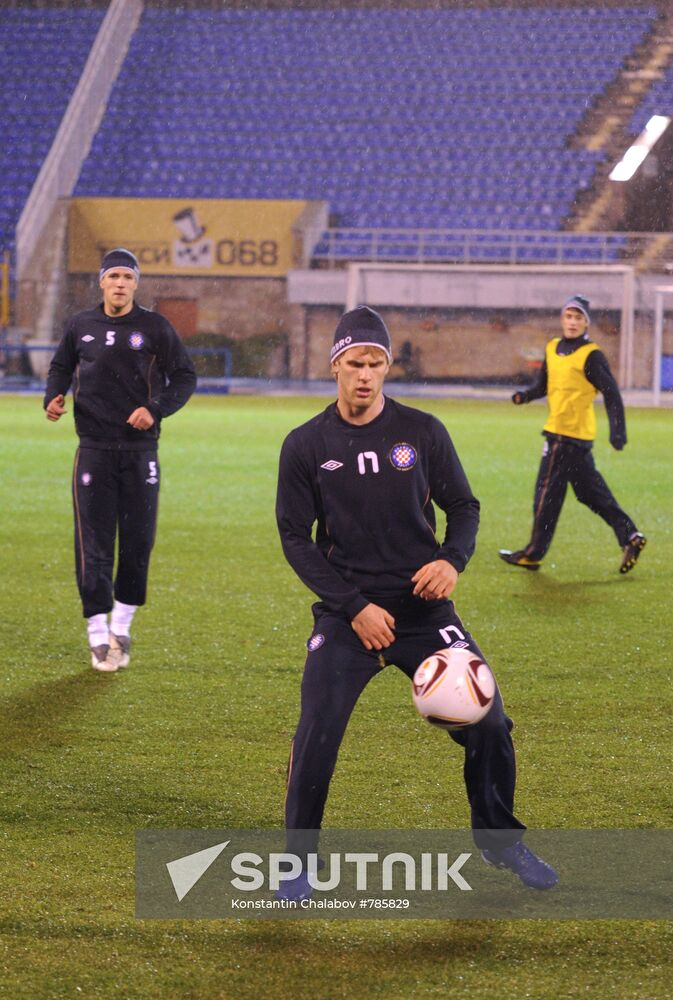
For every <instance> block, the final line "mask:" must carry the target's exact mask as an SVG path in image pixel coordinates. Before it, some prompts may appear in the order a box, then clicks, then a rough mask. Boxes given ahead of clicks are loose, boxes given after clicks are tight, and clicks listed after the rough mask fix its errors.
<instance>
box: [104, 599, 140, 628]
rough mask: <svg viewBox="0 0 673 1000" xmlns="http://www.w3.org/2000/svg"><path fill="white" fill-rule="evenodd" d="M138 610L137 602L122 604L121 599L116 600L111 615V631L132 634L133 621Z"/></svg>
mask: <svg viewBox="0 0 673 1000" xmlns="http://www.w3.org/2000/svg"><path fill="white" fill-rule="evenodd" d="M137 610H138V605H137V604H122V602H121V601H115V603H114V607H113V609H112V614H111V615H110V631H111V632H113V633H114V634H115V635H126V636H129V635H131V622H132V621H133V616H134V614H135V613H136V611H137Z"/></svg>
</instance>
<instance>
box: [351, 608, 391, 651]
mask: <svg viewBox="0 0 673 1000" xmlns="http://www.w3.org/2000/svg"><path fill="white" fill-rule="evenodd" d="M351 628H352V629H353V631H354V632H355V634H356V635H357V637H358V639H359V640H360V642H361V643H362V645H363V646H364V647H365V649H387V647H388V646H390V644H391V643H393V642H394V641H395V633H394V631H393V629H394V628H395V619H394V618H393V616H392V615H391V614H390V613H389V612H388V611H386V609H385V608H380V607H379V606H378V604H368V605H367V606H366V607H365V608H363V609H362V611H359V612H358V614H356V616H355V618H353V620H352V621H351Z"/></svg>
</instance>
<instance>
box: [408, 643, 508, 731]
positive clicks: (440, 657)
mask: <svg viewBox="0 0 673 1000" xmlns="http://www.w3.org/2000/svg"><path fill="white" fill-rule="evenodd" d="M495 691H496V684H495V677H494V676H493V674H492V673H491V668H490V667H489V666H488V664H486V663H484V661H483V660H482V659H481V657H479V656H477V655H476V653H473V652H472V651H471V650H470V649H465V648H462V649H461V648H456V649H454V648H450V649H440V650H438V651H437V652H436V653H433V654H432V656H428V658H427V659H426V660H423V662H422V663H421V665H420V666H419V667H418V669H417V670H416V673H415V674H414V679H413V681H412V697H413V700H414V705H415V706H416V708H417V709H418V711H419V712H420V714H421V715H422V716H423V718H424V719H427V721H428V722H430V723H432V725H433V726H439V727H440V728H442V729H449V730H450V729H463V728H464V727H465V726H472V725H474V723H475V722H479V720H480V719H483V718H484V716H485V715H486V713H487V712H488V710H489V708H490V707H491V705H492V704H493V699H494V697H495Z"/></svg>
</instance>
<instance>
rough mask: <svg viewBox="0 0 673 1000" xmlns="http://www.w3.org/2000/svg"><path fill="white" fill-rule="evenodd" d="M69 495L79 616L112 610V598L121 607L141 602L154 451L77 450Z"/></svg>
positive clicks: (150, 541)
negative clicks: (73, 531)
mask: <svg viewBox="0 0 673 1000" xmlns="http://www.w3.org/2000/svg"><path fill="white" fill-rule="evenodd" d="M72 495H73V506H74V513H75V571H76V576H77V586H78V588H79V593H80V597H81V599H82V610H83V613H84V617H85V618H89V617H90V616H91V615H97V614H104V613H106V612H108V611H110V610H112V604H113V595H114V597H116V598H117V600H118V601H122V602H123V603H124V604H136V605H140V604H144V603H145V600H146V596H147V574H148V570H149V563H150V553H151V551H152V547H153V545H154V536H155V533H156V523H157V512H158V509H159V461H158V458H157V452H156V451H106V450H104V449H102V448H100V449H99V448H78V449H77V453H76V455H75V466H74V470H73V479H72ZM116 545H118V558H117V573H116V576H115V578H114V588H113V569H114V560H115V547H116Z"/></svg>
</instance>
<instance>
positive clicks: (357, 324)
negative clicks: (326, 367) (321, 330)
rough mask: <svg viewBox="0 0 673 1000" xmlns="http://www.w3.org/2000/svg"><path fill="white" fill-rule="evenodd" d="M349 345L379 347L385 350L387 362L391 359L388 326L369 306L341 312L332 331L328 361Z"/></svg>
mask: <svg viewBox="0 0 673 1000" xmlns="http://www.w3.org/2000/svg"><path fill="white" fill-rule="evenodd" d="M349 347H379V348H380V349H381V350H382V351H384V352H385V355H386V357H387V359H388V364H391V362H392V360H393V355H392V348H391V346H390V334H389V333H388V327H387V326H386V324H385V323H384V322H383V320H382V319H381V317H380V316H379V314H378V313H377V312H375V311H374V310H373V309H370V308H369V306H358V308H357V309H351V310H350V312H347V313H344V314H343V316H342V317H341V319H340V320H339V323H338V325H337V328H336V331H335V333H334V344H333V345H332V350H331V351H330V355H329V359H330V362H331V361H335V360H336V359H337V358H338V357H339V355H340V354H343V352H344V351H347V350H348V349H349Z"/></svg>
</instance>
